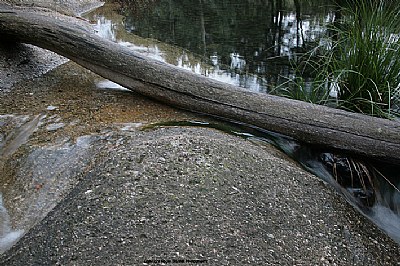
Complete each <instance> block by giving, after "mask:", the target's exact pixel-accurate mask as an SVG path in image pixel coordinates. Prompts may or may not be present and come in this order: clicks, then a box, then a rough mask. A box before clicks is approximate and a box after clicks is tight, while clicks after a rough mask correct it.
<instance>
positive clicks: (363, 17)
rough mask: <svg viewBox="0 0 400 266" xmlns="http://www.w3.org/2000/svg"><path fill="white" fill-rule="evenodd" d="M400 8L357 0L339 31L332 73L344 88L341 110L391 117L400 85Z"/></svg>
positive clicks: (330, 66)
mask: <svg viewBox="0 0 400 266" xmlns="http://www.w3.org/2000/svg"><path fill="white" fill-rule="evenodd" d="M399 11H400V10H399V8H397V7H394V6H392V5H391V4H389V3H386V2H385V1H368V0H367V1H361V0H357V1H353V4H352V5H351V6H350V7H349V8H347V9H345V13H347V16H348V17H347V18H346V21H347V25H345V27H344V28H342V29H339V28H337V29H335V30H336V31H337V36H338V40H337V41H336V42H335V44H334V47H333V49H332V50H331V51H330V53H332V56H331V57H330V58H331V61H330V62H329V66H328V69H327V70H328V71H330V73H331V77H332V78H333V79H335V81H337V82H338V83H339V84H340V85H339V86H340V90H341V91H340V94H339V107H341V108H345V109H349V110H352V111H357V112H361V113H366V114H370V115H374V116H381V117H388V116H390V115H391V105H392V103H393V96H394V95H395V94H396V93H398V91H399V84H400V75H399V74H400V38H399V36H398V35H397V34H399V33H400V23H399V22H400V21H399V14H400V13H399Z"/></svg>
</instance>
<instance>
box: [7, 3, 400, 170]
mask: <svg viewBox="0 0 400 266" xmlns="http://www.w3.org/2000/svg"><path fill="white" fill-rule="evenodd" d="M81 25H82V22H81V21H79V23H78V20H77V19H74V18H71V17H66V16H63V15H61V14H58V13H53V12H49V11H45V10H43V9H35V8H29V9H24V8H16V7H11V6H8V5H1V6H0V34H1V39H2V40H4V39H5V38H7V39H13V40H16V41H19V42H24V43H30V44H33V45H36V46H39V47H42V48H45V49H48V50H51V51H53V52H56V53H58V54H60V55H63V56H65V57H67V58H69V59H71V60H73V61H75V62H77V63H78V64H80V65H82V66H83V67H85V68H88V69H90V70H92V71H93V72H95V73H97V74H99V75H101V76H103V77H104V78H107V79H110V80H112V81H114V82H116V83H119V84H121V85H122V86H124V87H126V88H129V89H131V90H133V91H135V92H138V93H140V94H143V95H145V96H148V97H151V98H153V99H156V100H158V101H162V102H164V103H167V104H170V105H173V106H177V107H180V108H184V109H188V110H192V111H197V112H202V113H207V114H211V115H216V116H219V117H224V118H227V119H230V120H235V121H240V122H243V123H247V124H251V125H255V126H257V127H261V128H263V129H267V130H270V131H274V132H278V133H281V134H284V135H287V136H290V137H293V138H295V139H297V140H299V141H302V142H306V143H311V144H317V145H325V146H328V147H331V148H334V149H339V150H342V151H344V152H350V153H355V154H359V155H364V156H368V157H372V158H376V159H380V160H386V161H391V162H394V163H399V162H400V123H399V122H396V121H390V120H386V119H379V118H374V117H370V116H366V115H362V114H355V113H349V112H346V111H343V110H337V109H332V108H328V107H324V106H319V105H314V104H310V103H305V102H300V101H295V100H289V99H285V98H282V97H277V96H271V95H266V94H260V93H254V92H250V91H246V90H244V89H241V88H238V87H235V86H232V85H229V84H225V83H221V82H218V81H214V80H210V79H208V78H206V77H203V76H201V75H197V74H194V73H192V72H189V71H186V70H183V69H180V68H177V67H174V66H171V65H168V64H166V63H163V62H159V61H154V60H152V59H149V58H147V57H144V56H142V55H140V54H138V53H135V52H133V51H132V50H130V49H129V48H126V47H123V46H120V45H118V44H116V43H113V42H111V41H107V40H105V39H102V38H100V37H98V36H96V35H95V34H94V33H93V31H91V30H88V28H87V27H84V26H81Z"/></svg>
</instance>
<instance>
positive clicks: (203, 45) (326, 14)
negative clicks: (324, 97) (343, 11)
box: [89, 0, 334, 92]
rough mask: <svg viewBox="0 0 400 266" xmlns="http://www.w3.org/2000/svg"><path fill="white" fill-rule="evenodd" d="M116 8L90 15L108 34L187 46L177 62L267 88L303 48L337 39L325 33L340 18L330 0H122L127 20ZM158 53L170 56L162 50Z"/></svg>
mask: <svg viewBox="0 0 400 266" xmlns="http://www.w3.org/2000/svg"><path fill="white" fill-rule="evenodd" d="M138 2H141V4H140V3H138ZM109 8H110V7H109V6H106V7H104V8H103V9H101V8H100V9H98V10H97V11H96V12H95V13H92V14H90V15H89V18H90V19H92V20H94V21H97V22H98V24H99V32H100V34H102V35H103V36H105V37H108V38H110V39H114V40H116V41H119V42H126V41H127V40H126V38H127V37H126V34H122V33H121V30H120V28H121V27H122V28H124V29H125V30H126V32H129V33H132V34H134V35H136V36H140V37H142V38H145V39H147V40H154V41H160V42H162V43H166V44H170V45H173V46H174V47H177V48H180V49H181V51H180V52H175V53H176V54H175V58H174V59H171V60H169V63H171V64H174V65H178V66H181V67H183V68H187V69H191V70H192V71H194V72H197V73H199V74H202V75H205V76H209V77H211V78H215V79H218V80H220V81H224V82H228V83H232V84H234V85H238V86H241V87H244V88H248V89H251V90H254V91H260V92H268V91H269V90H270V88H271V87H275V86H276V85H277V84H281V83H283V82H285V81H286V79H287V78H288V77H289V76H290V75H291V74H292V73H293V64H296V63H297V62H298V57H299V54H302V53H304V52H308V51H311V50H313V49H316V47H320V48H323V47H325V46H327V45H329V41H327V40H326V39H325V38H323V36H325V35H326V33H327V25H328V24H330V23H332V22H333V20H334V8H333V5H332V4H331V2H330V1H326V0H321V1H271V0H269V1H268V0H264V1H262V0H259V1H249V0H248V1H243V0H229V1H226V0H225V1H220V0H218V1H207V0H194V1H193V0H191V1H189V0H187V1H185V0H159V1H154V0H153V1H151V0H147V1H120V6H119V8H117V12H119V13H120V14H121V15H122V21H121V22H117V21H116V20H115V18H114V19H113V18H111V17H110V14H109V11H107V9H109ZM130 42H131V43H132V41H130ZM134 44H135V45H138V44H136V43H134ZM141 46H144V47H146V48H149V47H151V45H149V43H147V45H143V44H141ZM153 53H158V55H157V56H158V57H159V55H160V54H161V56H164V59H165V57H169V55H166V54H169V53H168V52H166V51H164V50H163V49H161V48H158V49H155V51H153ZM190 55H192V56H195V57H196V58H197V59H198V60H197V61H196V62H193V60H192V59H191V56H190ZM166 61H168V60H166Z"/></svg>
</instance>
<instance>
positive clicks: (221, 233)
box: [0, 53, 400, 265]
mask: <svg viewBox="0 0 400 266" xmlns="http://www.w3.org/2000/svg"><path fill="white" fill-rule="evenodd" d="M0 58H8V54H7V53H6V54H4V57H0ZM3 64H4V62H3ZM7 64H12V60H11V61H10V60H8V61H7ZM15 71H17V70H15ZM26 71H27V73H28V74H29V69H28V70H26ZM102 81H103V80H102V78H100V77H98V76H97V75H94V74H93V73H91V72H90V71H87V70H85V69H83V68H81V67H79V66H77V65H76V64H74V63H72V62H69V63H67V64H64V65H62V66H60V67H58V68H56V69H53V70H52V71H49V72H47V73H46V74H44V75H39V76H37V77H29V76H27V77H26V78H24V79H23V80H22V81H19V82H17V83H15V84H14V85H13V86H12V87H11V88H10V89H9V90H7V91H6V92H2V93H0V102H1V104H0V113H1V115H3V116H2V117H1V120H0V125H1V128H2V132H1V133H2V138H1V139H0V140H1V142H0V143H1V145H2V146H1V150H2V158H1V162H2V163H1V165H0V166H1V167H2V171H1V172H2V173H3V174H2V176H1V181H2V188H1V189H2V194H3V198H4V206H5V207H6V209H7V210H8V213H9V216H10V221H11V225H12V229H13V230H14V231H17V230H25V232H26V234H25V235H24V236H23V237H22V238H21V240H20V241H19V242H18V243H17V244H16V245H15V246H14V247H13V248H12V249H10V250H9V251H7V252H6V253H5V254H3V255H2V256H1V257H0V261H1V264H2V265H22V264H24V265H47V264H61V265H86V264H91V265H115V264H120V265H132V264H135V265H136V264H144V263H147V264H151V263H152V262H154V263H155V264H157V261H159V262H162V261H164V262H166V263H167V262H174V261H175V262H179V261H183V260H188V262H190V261H193V260H194V261H197V262H199V263H200V262H207V263H208V264H210V265H214V264H218V265H225V264H228V263H229V264H244V263H252V264H255V263H260V264H272V265H274V264H299V265H309V264H323V265H324V264H325V265H335V264H337V265H365V264H368V265H393V264H396V263H398V259H397V258H399V257H400V254H399V247H398V245H397V244H396V243H394V242H393V241H392V240H390V239H389V238H388V237H387V236H386V235H384V234H383V233H382V232H381V231H379V230H378V229H376V227H375V226H374V225H373V224H371V223H370V222H369V221H368V220H367V219H366V218H364V217H363V216H361V215H360V214H359V213H357V212H356V211H354V210H353V209H352V207H350V206H349V205H348V204H347V203H346V202H345V201H344V200H343V199H342V198H341V197H340V196H339V195H337V194H336V193H335V192H334V191H333V190H332V189H331V188H329V187H327V186H326V185H325V184H323V183H322V181H320V180H319V179H318V178H316V177H315V176H313V175H311V174H309V173H307V172H305V171H303V170H302V169H301V168H300V167H299V166H298V165H297V164H296V163H294V162H293V161H291V160H290V159H289V158H288V157H287V156H286V155H284V154H283V153H281V152H280V151H278V150H276V149H275V148H273V147H272V146H269V145H265V144H264V145H261V144H260V143H257V142H252V141H249V140H243V139H240V138H238V137H233V136H230V135H228V134H226V133H222V132H218V131H216V130H212V129H199V128H184V127H173V128H159V129H155V130H150V131H143V130H142V127H143V126H145V125H148V124H150V123H154V122H163V121H171V120H175V121H180V120H199V121H206V120H207V119H209V118H205V117H201V116H198V115H195V114H192V113H187V112H183V111H180V110H177V109H174V108H171V107H168V106H165V105H162V104H159V103H156V102H153V101H150V100H148V99H146V98H144V97H142V96H139V95H137V94H135V93H132V92H129V91H124V90H121V89H120V88H117V87H116V88H114V89H111V88H110V87H111V86H110V85H108V86H105V88H104V86H103V88H99V87H101V86H96V84H99V83H101V82H102ZM102 84H104V83H102ZM35 119H36V120H35ZM32 121H33V123H30V124H29V126H26V125H27V124H28V123H29V122H32ZM35 121H36V122H35ZM24 125H25V126H26V127H24ZM22 129H23V130H22ZM21 133H23V134H21ZM5 150H6V151H8V152H7V154H6V155H4V151H5Z"/></svg>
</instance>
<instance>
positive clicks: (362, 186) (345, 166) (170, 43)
mask: <svg viewBox="0 0 400 266" xmlns="http://www.w3.org/2000/svg"><path fill="white" fill-rule="evenodd" d="M87 17H88V18H89V19H90V20H91V21H93V22H95V23H96V24H97V31H98V34H99V35H101V36H103V37H105V38H108V39H111V40H113V41H116V42H118V43H120V44H122V45H125V46H128V47H130V48H131V49H133V50H135V51H137V52H140V53H143V54H146V55H147V56H149V57H152V58H155V59H157V60H161V61H164V62H167V63H170V64H174V65H177V66H179V67H182V68H185V69H189V70H191V71H193V72H195V73H198V74H201V75H205V76H208V77H210V78H213V79H217V80H220V81H223V82H227V83H231V84H234V85H238V86H241V87H244V88H248V89H250V90H253V91H258V92H269V91H270V89H271V87H274V86H276V85H279V84H283V83H284V82H285V81H286V80H287V79H288V78H290V77H291V76H292V75H294V70H293V69H294V68H295V67H296V65H297V64H301V60H300V58H301V56H302V55H304V54H306V55H308V54H310V55H311V54H312V53H317V52H318V50H319V49H329V45H330V42H329V38H327V37H326V36H328V35H329V30H328V28H329V25H330V24H331V23H333V22H334V19H335V9H334V7H333V5H332V3H331V2H330V1H325V0H320V1H273V0H269V1H268V0H258V1H257V0H253V1H250V0H247V1H243V0H242V1H239V0H229V1H227V0H218V1H207V0H194V1H193V0H192V1H189V0H159V1H155V0H146V1H122V0H121V2H120V3H119V5H118V6H117V7H116V6H115V5H108V4H106V5H105V6H104V7H102V8H99V9H97V10H96V11H95V12H92V13H90V14H88V15H87ZM304 78H306V79H307V78H308V76H307V73H305V74H304ZM178 124H179V125H181V126H185V125H187V126H194V125H197V126H199V125H201V126H207V127H210V126H211V127H214V128H218V129H221V130H224V131H226V132H231V133H232V132H234V134H236V135H239V136H244V137H246V138H252V139H257V140H258V141H262V142H263V141H264V142H269V143H273V144H274V145H276V146H277V147H279V148H280V149H281V150H283V151H284V152H286V153H287V154H288V155H290V156H291V157H292V158H294V159H296V160H297V161H298V162H299V163H300V164H301V165H302V166H303V167H304V168H306V169H308V170H309V171H310V172H313V173H314V174H316V175H317V176H319V177H320V178H321V179H323V180H325V181H326V182H328V183H330V184H331V185H332V186H334V187H335V188H336V189H337V190H338V191H339V192H340V193H341V194H343V195H344V196H345V197H346V199H347V200H348V201H349V202H350V203H351V204H352V205H353V206H354V207H355V208H357V209H358V210H359V211H360V212H361V213H363V214H364V215H365V216H367V217H368V218H369V219H371V220H372V221H373V222H374V223H375V224H377V225H378V226H379V227H380V228H382V229H383V230H384V231H386V232H387V233H388V234H389V235H390V236H391V237H392V238H393V239H394V240H396V241H397V242H398V243H400V216H399V213H400V193H399V187H400V184H399V182H398V180H400V167H398V166H393V165H384V164H383V163H382V162H372V161H370V160H368V159H367V158H356V157H351V156H347V155H342V154H340V153H336V152H335V151H331V150H325V149H324V148H323V147H310V146H309V145H308V146H305V145H301V144H300V143H298V142H296V141H295V140H292V139H289V138H286V137H285V136H280V135H279V134H275V133H272V132H267V131H265V130H262V129H254V128H251V127H249V126H248V125H246V126H244V127H239V128H238V125H235V127H233V128H229V129H226V128H220V127H221V125H209V124H207V123H206V124H204V123H187V122H183V123H177V122H174V123H172V125H178ZM165 125H167V124H165ZM349 169H350V170H352V171H349ZM364 170H365V173H364ZM353 173H354V175H353ZM358 174H359V175H358Z"/></svg>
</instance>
